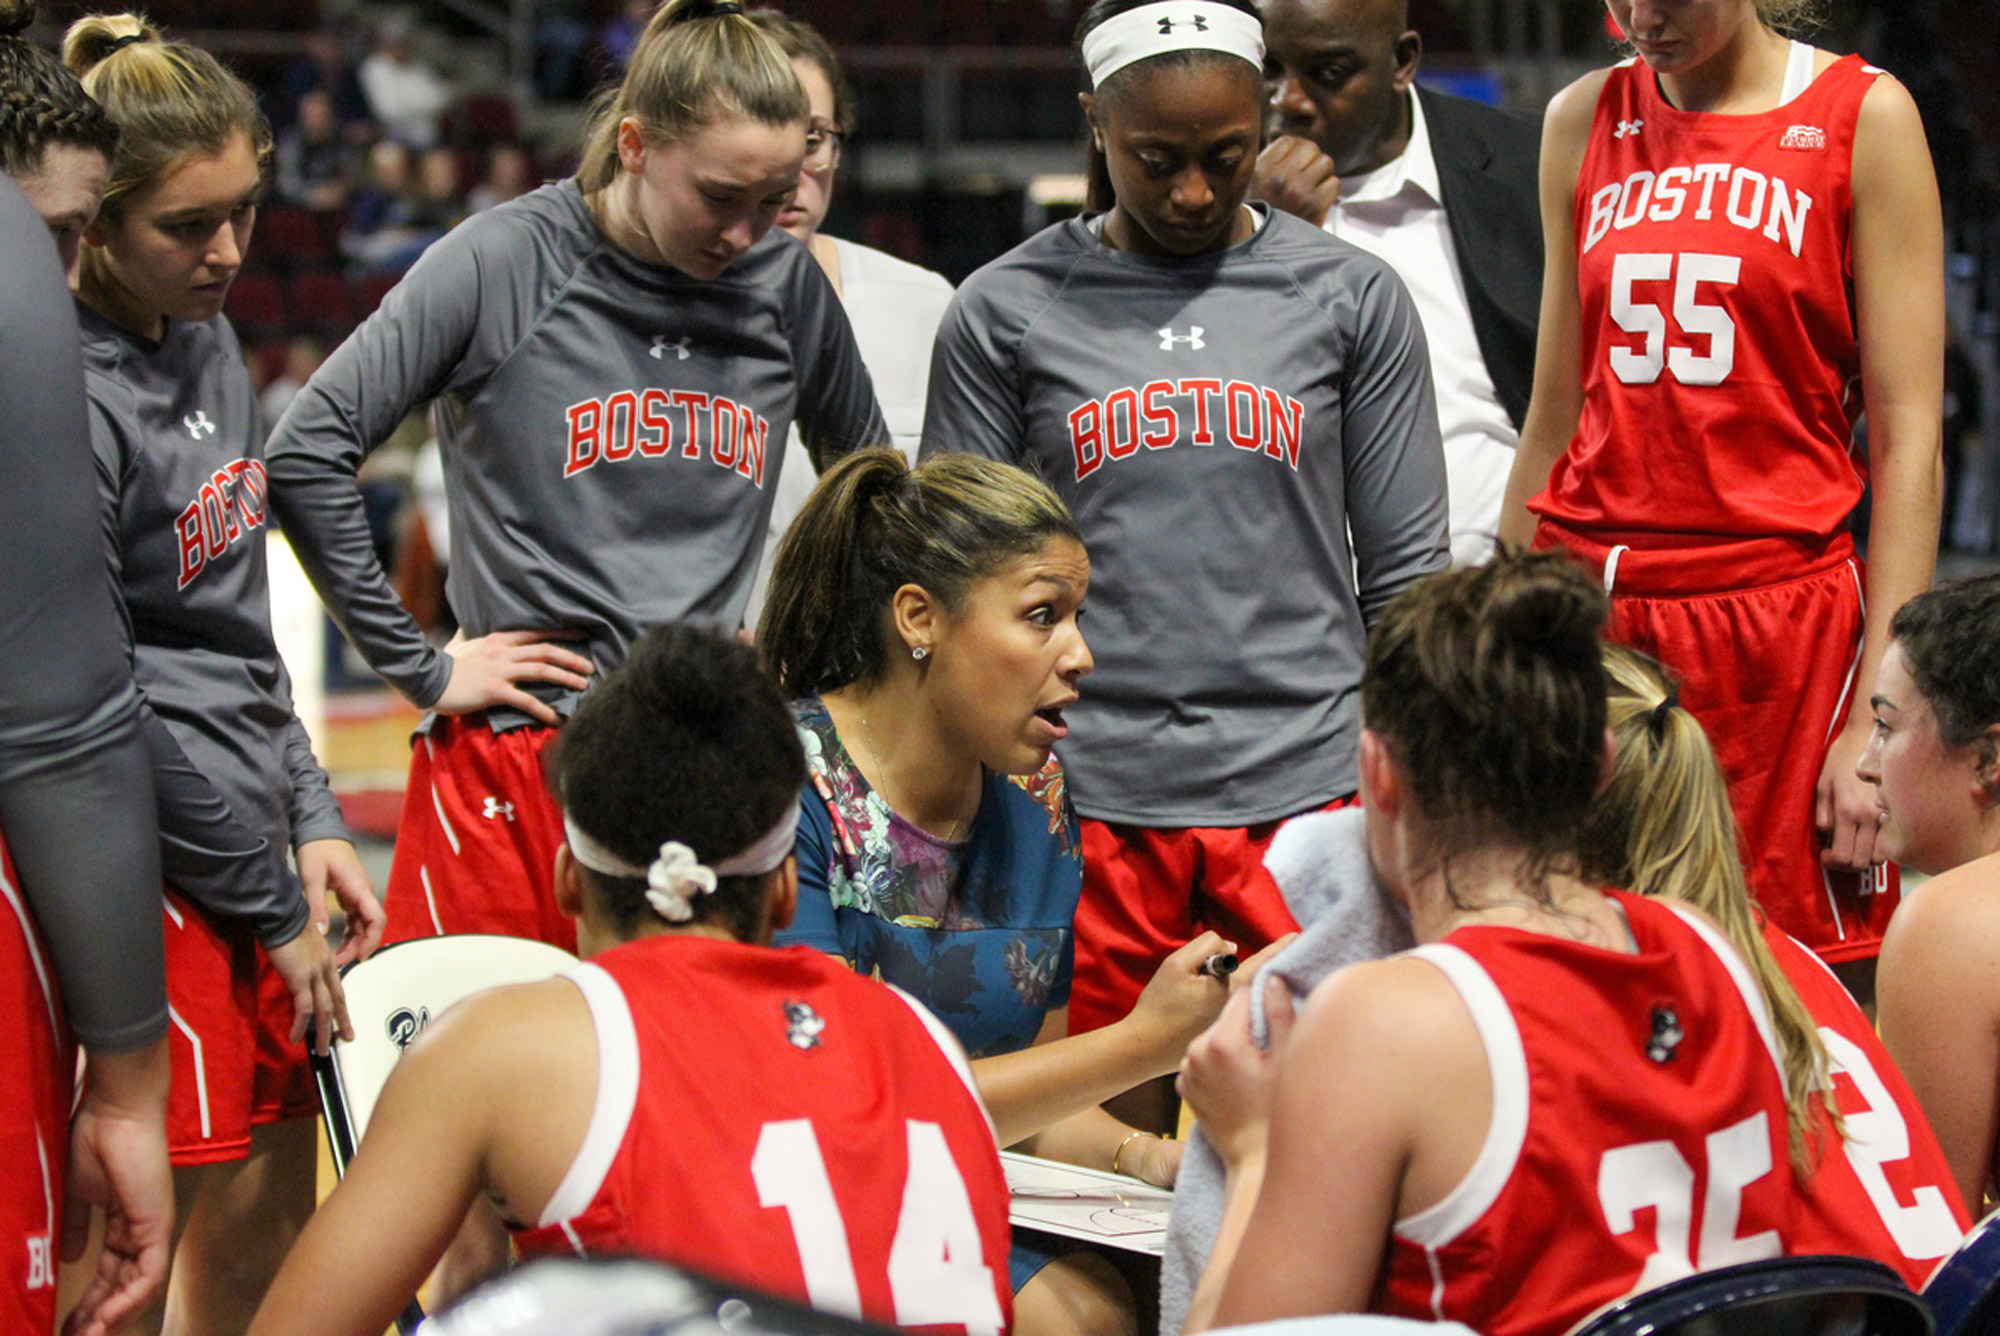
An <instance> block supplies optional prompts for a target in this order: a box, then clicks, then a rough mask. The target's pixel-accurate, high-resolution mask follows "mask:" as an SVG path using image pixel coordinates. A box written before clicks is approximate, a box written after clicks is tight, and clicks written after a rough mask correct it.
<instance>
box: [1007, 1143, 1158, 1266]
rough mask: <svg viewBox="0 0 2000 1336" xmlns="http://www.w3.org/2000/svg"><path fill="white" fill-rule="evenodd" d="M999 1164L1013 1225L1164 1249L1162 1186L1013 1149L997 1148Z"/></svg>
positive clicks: (1130, 1247) (1133, 1248)
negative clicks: (1003, 1177) (1004, 1179)
mask: <svg viewBox="0 0 2000 1336" xmlns="http://www.w3.org/2000/svg"><path fill="white" fill-rule="evenodd" d="M1000 1164H1001V1166H1002V1167H1003V1168H1004V1169H1005V1170H1006V1171H1007V1193H1008V1212H1007V1215H1008V1219H1009V1220H1011V1221H1012V1222H1013V1224H1014V1227H1015V1228H1017V1229H1033V1230H1039V1231H1040V1232H1042V1233H1044V1234H1059V1235H1062V1236H1063V1237H1064V1238H1072V1239H1081V1240H1083V1241H1084V1242H1086V1243H1095V1244H1098V1245H1100V1246H1102V1247H1106V1248H1122V1249H1124V1250H1125V1251H1127V1252H1136V1253H1145V1254H1147V1255H1149V1256H1153V1257H1158V1256H1159V1255H1160V1254H1161V1253H1163V1252H1165V1251H1166V1244H1167V1213H1168V1211H1169V1209H1170V1208H1171V1207H1172V1205H1173V1200H1174V1194H1173V1193H1171V1192H1169V1191H1167V1190H1166V1189H1165V1188H1156V1187H1154V1186H1153V1185H1152V1184H1150V1183H1142V1182H1140V1181H1139V1180H1138V1179H1136V1178H1127V1177H1126V1176H1125V1175H1123V1174H1108V1173H1105V1172H1104V1171H1102V1170H1100V1169H1084V1168H1080V1167H1079V1166H1077V1165H1073V1164H1059V1163H1057V1162H1056V1161H1054V1160H1043V1159H1037V1158H1036V1157H1035V1156H1033V1155H1017V1154H1015V1153H1014V1152H1013V1151H1001V1152H1000Z"/></svg>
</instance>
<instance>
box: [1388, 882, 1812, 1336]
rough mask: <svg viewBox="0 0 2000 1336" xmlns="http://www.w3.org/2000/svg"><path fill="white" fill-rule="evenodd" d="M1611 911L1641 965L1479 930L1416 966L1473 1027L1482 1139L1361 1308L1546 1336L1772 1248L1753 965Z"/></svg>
mask: <svg viewBox="0 0 2000 1336" xmlns="http://www.w3.org/2000/svg"><path fill="white" fill-rule="evenodd" d="M1612 894H1613V895H1614V897H1615V898H1616V900H1617V901H1618V903H1619V904H1620V905H1621V906H1622V907H1623V908H1624V911H1625V915H1626V918H1627V920H1628V921H1629V922H1630V924H1631V927H1632V935H1633V937H1634V938H1635V939H1636V941H1637V944H1638V951H1637V953H1636V954H1633V955H1626V954H1623V953H1620V952H1615V951H1606V950H1602V949H1600V948H1597V947H1593V946H1586V945H1583V944H1581V943H1578V942H1572V941H1567V940H1561V939H1557V938H1554V937H1548V936H1545V935H1542V934H1539V933H1529V932H1523V931H1520V930H1518V929H1514V928H1500V927H1486V926H1481V927H1471V928H1461V929H1460V930H1458V931H1457V932H1454V933H1452V934H1451V936H1450V937H1448V938H1446V939H1445V941H1443V942H1442V943H1438V944H1436V945H1432V946H1424V947H1419V948H1417V954H1418V955H1420V956H1422V957H1424V958H1425V959H1427V960H1429V961H1430V962H1431V963H1432V964H1434V965H1436V966H1437V967H1438V968H1439V969H1441V970H1442V971H1444V973H1445V975H1446V976H1447V977H1448V978H1449V979H1450V980H1451V982H1452V984H1453V986H1454V987H1455V988H1456V989H1457V990H1458V994H1459V996H1460V998H1461V999H1462V1000H1463V1001H1464V1003H1465V1006H1466V1008H1467V1010H1469V1011H1470V1012H1471V1013H1472V1018H1473V1021H1474V1023H1475V1024H1476V1025H1477V1026H1478V1028H1479V1036H1480V1039H1481V1041H1482V1042H1483V1044H1484V1045H1485V1048H1486V1060H1487V1064H1488V1067H1489V1070H1490V1072H1491V1075H1492V1083H1493V1121H1492V1124H1491V1126H1490V1128H1489V1130H1488V1132H1487V1135H1486V1141H1485V1144H1484V1146H1483V1147H1482V1148H1481V1150H1480V1153H1479V1157H1478V1160H1477V1161H1476V1162H1475V1163H1474V1165H1473V1168H1472V1170H1471V1172H1469V1173H1468V1174H1467V1175H1466V1177H1465V1179H1464V1180H1463V1181H1462V1182H1461V1183H1460V1184H1459V1185H1458V1186H1457V1187H1456V1188H1454V1189H1453V1190H1452V1192H1451V1193H1450V1195H1448V1196H1447V1197H1446V1198H1445V1199H1444V1200H1443V1201H1440V1202H1438V1203H1437V1204H1436V1205H1434V1206H1431V1207H1429V1208H1428V1209H1426V1210H1424V1211H1421V1212H1419V1213H1417V1214H1416V1215H1413V1216H1410V1217H1407V1218H1405V1219H1402V1220H1399V1221H1397V1222H1396V1225H1395V1228H1394V1230H1393V1231H1392V1233H1391V1236H1390V1246H1389V1256H1388V1265H1387V1269H1386V1271H1385V1274H1384V1278H1383V1282H1382V1285H1381V1287H1380V1289H1379V1290H1378V1292H1377V1294H1376V1296H1375V1300H1374V1303H1373V1304H1372V1307H1373V1309H1374V1310H1375V1311H1377V1312H1384V1313H1390V1314H1394V1315H1398V1316H1405V1317H1416V1318H1431V1319H1436V1320H1439V1321H1447V1320H1449V1321H1456V1322H1463V1323H1465V1324H1466V1325H1468V1326H1470V1327H1472V1328H1473V1329H1474V1330H1476V1331H1479V1332H1482V1333H1485V1336H1530V1334H1531V1333H1533V1334H1535V1336H1541V1334H1542V1333H1560V1332H1566V1331H1568V1330H1569V1329H1570V1328H1571V1327H1573V1326H1574V1325H1576V1324H1577V1323H1578V1322H1579V1321H1581V1320H1582V1319H1583V1318H1585V1317H1587V1316H1589V1315H1590V1314H1591V1313H1593V1312H1595V1311H1596V1310H1597V1309H1599V1308H1601V1307H1603V1306H1604V1305H1606V1304H1609V1303H1612V1302H1614V1301H1616V1300H1618V1299H1622V1298H1624V1297H1626V1296H1627V1295H1631V1294H1636V1293H1639V1292H1641V1291H1643V1290H1647V1289H1651V1288H1652V1287H1654V1286H1656V1285H1660V1284H1664V1283H1665V1282H1667V1281H1670V1280H1676V1279H1679V1278H1680V1277H1683V1276H1687V1275H1691V1274H1693V1273H1694V1272H1696V1271H1707V1270H1711V1269H1713V1268H1716V1267H1721V1266H1728V1265H1731V1264H1733V1263H1737V1262H1747V1261H1753V1260H1756V1259H1759V1258H1765V1257H1777V1256H1780V1255H1782V1254H1783V1253H1785V1252H1787V1251H1789V1249H1788V1248H1787V1247H1786V1243H1787V1240H1786V1238H1785V1237H1784V1236H1783V1233H1782V1231H1783V1229H1784V1227H1785V1226H1786V1224H1787V1223H1788V1222H1789V1220H1790V1218H1791V1215H1792V1212H1793V1210H1794V1209H1795V1189H1794V1187H1793V1183H1792V1175H1791V1172H1790V1169H1789V1168H1788V1167H1787V1165H1786V1163H1785V1155H1786V1146H1785V1091H1784V1078H1783V1077H1782V1076H1781V1075H1780V1073H1779V1069H1778V1064H1777V1059H1776V1056H1775V1049H1774V1045H1773V1041H1772V1037H1771V1030H1770V1019H1769V1016H1768V1014H1767V1013H1766V1011H1765V1009H1764V1002H1763V998H1762V996H1761V995H1760V994H1759V993H1758V992H1757V989H1756V985H1755V983H1754V981H1753V979H1752V977H1751V975H1750V971H1749V968H1748V967H1747V966H1746V965H1744V963H1743V961H1742V959H1741V958H1740V957H1738V956H1737V955H1736V953H1735V952H1734V951H1732V950H1731V949H1730V948H1729V946H1728V944H1727V943H1726V942H1725V941H1724V940H1723V938H1722V935H1721V933H1720V932H1719V931H1718V930H1717V929H1716V928H1715V927H1714V926H1713V925H1712V924H1710V923H1708V922H1707V921H1706V920H1703V919H1701V918H1699V917H1698V916H1697V915H1694V914H1693V913H1691V912H1687V911H1683V910H1681V909H1680V908H1678V907H1673V906H1669V905H1666V904H1664V903H1661V902H1657V901H1650V900H1645V899H1641V898H1639V897H1637V896H1631V895H1626V894H1623V893H1622V892H1613V893H1612Z"/></svg>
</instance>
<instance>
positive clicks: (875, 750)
mask: <svg viewBox="0 0 2000 1336" xmlns="http://www.w3.org/2000/svg"><path fill="white" fill-rule="evenodd" d="M854 713H855V715H856V717H857V718H859V719H860V720H861V740H862V741H863V742H866V743H867V744H868V759H870V760H871V761H873V762H875V773H876V774H877V775H878V776H880V777H881V778H883V779H887V778H888V777H889V767H888V766H886V765H884V764H882V749H881V748H880V747H878V746H876V745H875V730H874V729H872V728H870V727H869V726H868V713H867V711H865V710H860V709H857V710H856V711H855V712H854ZM875 791H876V792H877V793H880V794H882V801H883V802H884V803H886V804H888V807H889V810H890V811H891V812H893V811H895V810H896V804H894V803H893V802H890V801H889V795H888V794H887V793H885V792H883V789H882V786H881V785H880V784H877V785H876V786H875ZM905 819H907V818H905ZM910 824H911V825H913V826H915V825H916V824H917V823H916V822H914V821H911V822H910ZM964 828H965V816H964V814H963V813H961V814H960V815H959V816H957V817H956V818H954V819H953V821H952V823H951V829H950V830H948V831H946V832H945V833H944V834H943V835H940V836H938V837H937V838H938V839H940V840H943V841H944V842H945V843H946V844H956V843H958V837H959V833H960V832H961V831H962V830H963V829H964ZM918 829H919V830H922V829H923V828H922V827H921V826H919V827H918ZM924 833H925V834H929V833H930V832H929V831H925V832H924Z"/></svg>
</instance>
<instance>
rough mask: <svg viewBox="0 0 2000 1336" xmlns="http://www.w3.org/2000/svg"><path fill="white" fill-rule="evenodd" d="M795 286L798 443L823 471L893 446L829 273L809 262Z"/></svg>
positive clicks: (800, 268) (802, 265)
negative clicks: (869, 448)
mask: <svg viewBox="0 0 2000 1336" xmlns="http://www.w3.org/2000/svg"><path fill="white" fill-rule="evenodd" d="M796 271H797V276H796V282H795V284H794V287H793V293H794V303H795V305H794V307H793V312H794V318H795V319H796V320H797V321H798V334H797V337H796V338H795V339H794V340H793V342H792V347H793V348H794V349H795V350H796V356H797V357H798V372H799V439H800V440H802V441H804V442H805V446H806V453H807V454H808V455H810V456H811V457H812V461H813V467H814V468H815V469H820V470H824V469H825V468H826V467H827V466H828V465H829V464H831V463H833V461H834V460H836V459H839V458H840V457H841V456H842V455H848V454H852V453H853V452H854V451H856V450H860V449H863V448H865V447H867V446H871V445H887V444H889V425H888V423H886V422H884V421H883V419H882V408H881V405H880V404H878V403H876V401H875V382H874V379H873V378H872V377H871V376H870V375H869V374H868V368H867V366H866V365H865V364H864V363H863V362H862V360H861V345H860V344H858V343H856V342H855V341H854V326H853V325H851V324H849V323H848V319H847V312H846V310H845V309H844V308H842V306H841V304H840V298H839V297H838V296H837V295H836V294H835V293H834V290H833V284H832V283H831V282H829V281H828V279H827V276H826V271H825V270H823V269H821V268H820V267H819V265H818V263H817V262H815V261H813V260H811V259H810V258H809V257H802V258H801V260H800V263H799V264H798V265H797V266H796Z"/></svg>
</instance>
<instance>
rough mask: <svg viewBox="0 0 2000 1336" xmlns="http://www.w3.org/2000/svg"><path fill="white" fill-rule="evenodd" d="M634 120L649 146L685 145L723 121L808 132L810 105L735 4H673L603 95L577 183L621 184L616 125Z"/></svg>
mask: <svg viewBox="0 0 2000 1336" xmlns="http://www.w3.org/2000/svg"><path fill="white" fill-rule="evenodd" d="M628 116H629V117H631V118H633V119H635V120H637V121H638V122H639V124H640V126H641V127H642V128H643V130H644V133H645V135H646V137H647V139H649V140H652V141H655V142H672V141H674V140H679V139H685V138H686V137H687V136H688V135H690V134H692V133H694V132H695V131H697V130H700V129H703V128H705V127H707V126H709V125H712V124H714V123H715V122H716V121H717V120H719V119H721V118H722V117H724V116H742V117H747V118H748V119H750V120H753V121H758V122H761V123H762V124H765V125H790V124H793V123H794V122H796V123H798V124H799V125H801V126H803V125H804V124H805V122H806V121H808V120H809V119H811V117H812V104H811V103H810V102H808V101H807V100H806V94H805V89H803V88H802V87H800V85H799V78H798V75H797V74H796V73H794V72H793V70H792V62H791V59H790V58H789V57H787V56H786V55H785V53H784V51H783V50H782V49H780V48H779V46H778V44H777V43H776V42H775V41H773V40H772V39H771V38H770V37H769V36H768V35H766V34H765V33H764V32H763V30H762V29H760V28H759V27H758V26H757V25H756V24H755V23H752V22H751V21H750V20H749V19H748V18H746V17H745V16H744V13H743V7H742V6H741V5H740V4H736V3H734V2H733V0H669V3H667V4H664V5H662V6H660V8H659V10H658V11H657V12H656V13H655V14H654V15H653V18H652V21H651V22H650V23H648V24H647V25H646V30H645V32H644V33H643V34H641V35H640V38H639V45H638V46H637V48H636V49H634V51H633V52H632V59H631V61H630V62H629V63H628V64H627V65H626V67H625V77H624V79H623V80H621V81H620V82H619V84H618V86H617V87H616V88H615V89H612V90H610V91H609V92H607V93H605V94H603V95H601V96H600V97H599V98H598V100H597V103H596V106H595V108H594V109H593V111H592V114H591V118H590V128H589V129H588V130H587V131H586V132H585V135H584V146H583V161H582V164H581V165H580V166H579V167H578V169H577V174H576V175H577V184H578V185H580V186H582V188H583V189H584V190H586V191H593V190H602V189H604V188H605V187H606V186H609V185H610V184H611V183H612V182H613V181H615V180H617V179H618V126H619V124H620V123H621V122H623V121H624V120H625V118H627V117H628Z"/></svg>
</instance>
